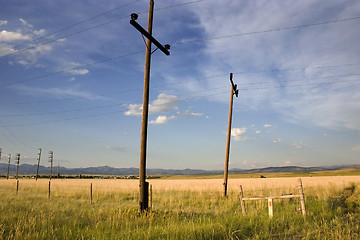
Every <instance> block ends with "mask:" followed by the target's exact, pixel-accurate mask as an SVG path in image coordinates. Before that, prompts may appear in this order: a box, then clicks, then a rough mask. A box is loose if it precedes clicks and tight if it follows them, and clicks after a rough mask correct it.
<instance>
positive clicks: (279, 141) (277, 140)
mask: <svg viewBox="0 0 360 240" xmlns="http://www.w3.org/2000/svg"><path fill="white" fill-rule="evenodd" d="M272 142H273V143H281V142H282V139H281V138H277V139H273V140H272Z"/></svg>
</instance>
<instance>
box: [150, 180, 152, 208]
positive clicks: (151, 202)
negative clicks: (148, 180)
mask: <svg viewBox="0 0 360 240" xmlns="http://www.w3.org/2000/svg"><path fill="white" fill-rule="evenodd" d="M150 210H151V211H152V185H151V184H150Z"/></svg>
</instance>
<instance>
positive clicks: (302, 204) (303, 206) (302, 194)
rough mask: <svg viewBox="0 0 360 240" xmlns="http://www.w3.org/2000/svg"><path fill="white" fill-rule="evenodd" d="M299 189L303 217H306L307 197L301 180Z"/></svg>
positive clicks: (299, 180)
mask: <svg viewBox="0 0 360 240" xmlns="http://www.w3.org/2000/svg"><path fill="white" fill-rule="evenodd" d="M298 184H299V185H298V187H299V195H300V204H301V212H302V215H303V216H304V217H305V216H306V209H305V196H304V189H303V185H302V181H301V178H299V179H298Z"/></svg>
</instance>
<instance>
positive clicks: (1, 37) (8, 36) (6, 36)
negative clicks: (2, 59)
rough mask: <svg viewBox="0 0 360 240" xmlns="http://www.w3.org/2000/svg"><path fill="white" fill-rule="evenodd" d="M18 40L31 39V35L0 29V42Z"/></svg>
mask: <svg viewBox="0 0 360 240" xmlns="http://www.w3.org/2000/svg"><path fill="white" fill-rule="evenodd" d="M20 40H27V41H29V40H31V37H30V36H28V35H23V34H22V33H20V32H8V31H6V30H2V31H1V32H0V42H13V41H20Z"/></svg>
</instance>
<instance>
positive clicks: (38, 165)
mask: <svg viewBox="0 0 360 240" xmlns="http://www.w3.org/2000/svg"><path fill="white" fill-rule="evenodd" d="M40 158H41V148H39V153H38V162H37V168H36V181H37V179H38V177H39V167H40Z"/></svg>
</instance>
